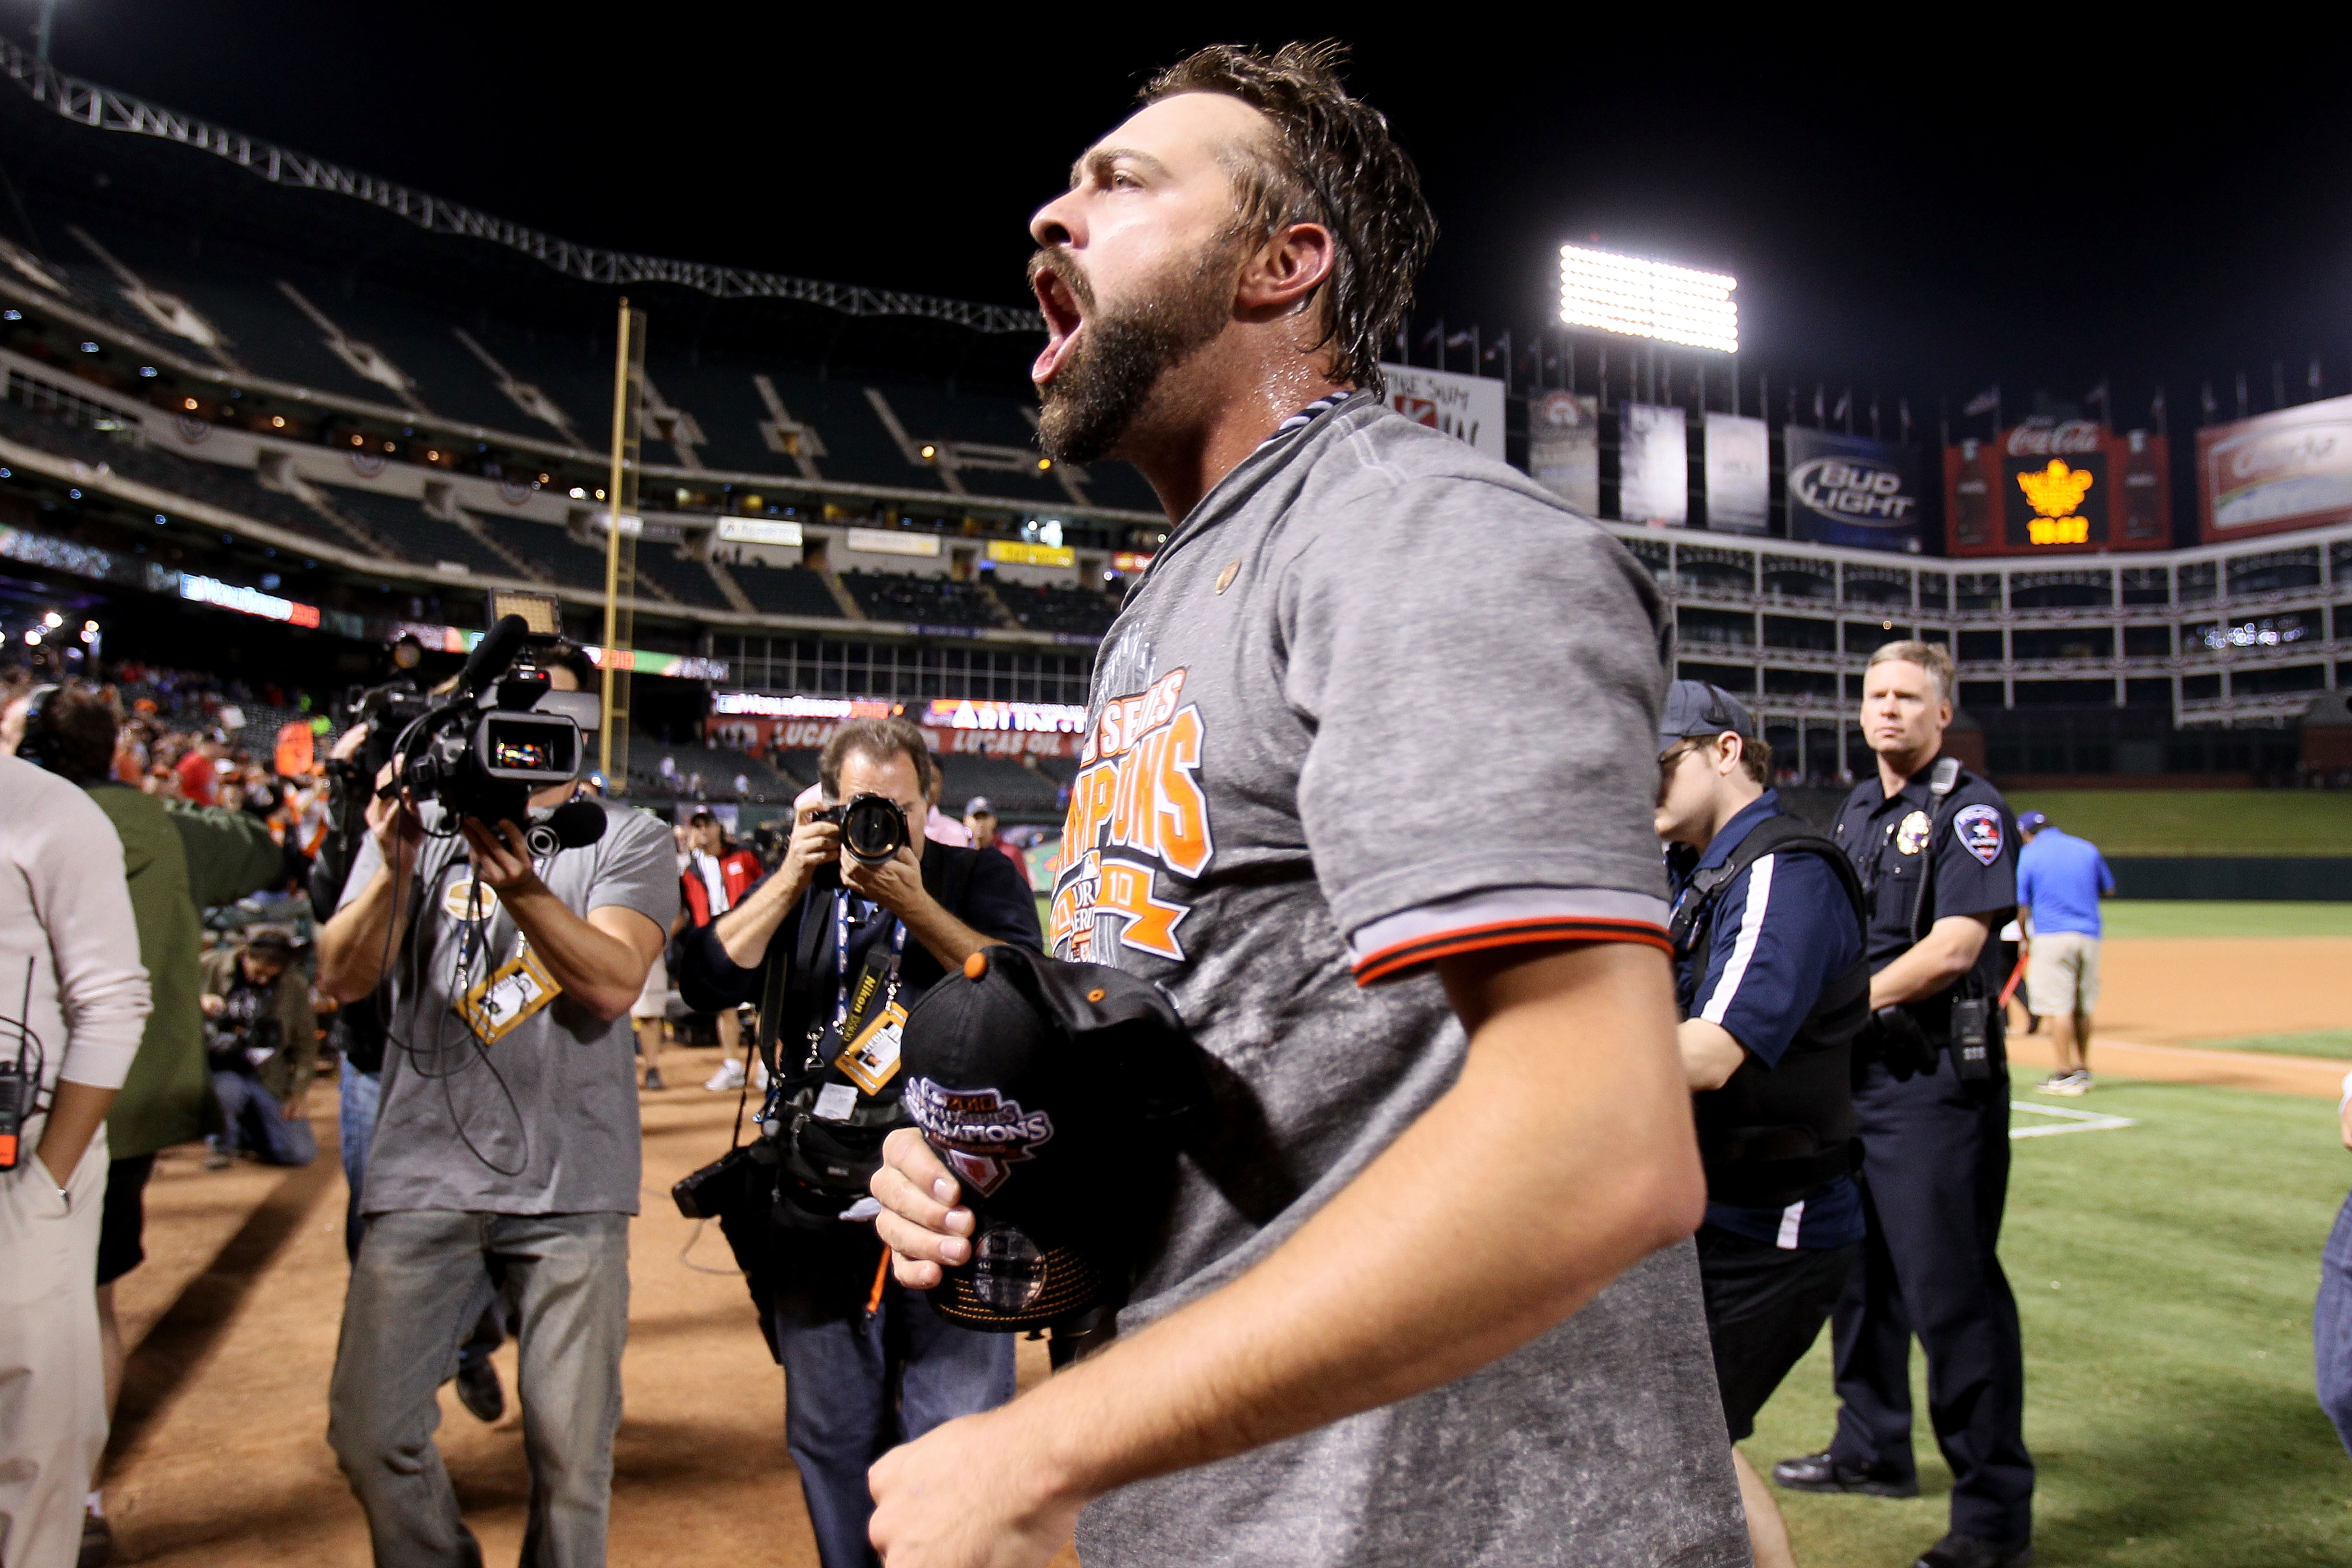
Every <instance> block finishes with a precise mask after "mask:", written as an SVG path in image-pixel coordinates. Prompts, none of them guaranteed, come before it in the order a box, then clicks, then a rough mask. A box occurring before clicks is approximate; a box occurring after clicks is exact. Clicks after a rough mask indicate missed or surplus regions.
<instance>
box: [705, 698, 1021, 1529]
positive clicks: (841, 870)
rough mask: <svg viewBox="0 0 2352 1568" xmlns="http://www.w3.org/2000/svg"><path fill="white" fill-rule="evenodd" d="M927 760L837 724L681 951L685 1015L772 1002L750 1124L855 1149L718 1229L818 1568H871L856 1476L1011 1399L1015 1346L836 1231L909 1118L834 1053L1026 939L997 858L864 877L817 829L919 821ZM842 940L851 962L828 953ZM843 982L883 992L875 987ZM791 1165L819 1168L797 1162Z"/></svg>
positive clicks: (866, 725) (931, 858)
mask: <svg viewBox="0 0 2352 1568" xmlns="http://www.w3.org/2000/svg"><path fill="white" fill-rule="evenodd" d="M930 761H931V759H930V752H929V746H928V744H927V743H926V742H925V740H924V738H923V733H922V731H921V730H920V729H919V728H918V727H917V726H916V725H914V724H912V723H910V722H908V721H906V720H904V719H857V720H852V721H848V722H847V723H845V724H843V725H842V726H841V727H840V728H839V729H838V730H836V731H835V732H834V735H833V738H832V739H831V740H830V741H828V742H826V744H825V748H824V756H823V758H822V760H821V762H820V764H819V777H820V783H819V785H818V789H817V791H816V794H815V798H813V799H812V798H809V797H808V796H805V795H804V796H803V798H802V799H801V800H800V801H799V802H797V803H796V805H795V812H794V826H793V838H792V844H791V847H789V848H788V849H787V850H786V852H785V855H784V859H783V863H782V866H780V867H779V868H777V870H776V871H775V872H774V873H773V874H772V875H771V876H770V877H768V878H767V879H765V880H763V881H761V883H760V884H759V885H758V886H757V887H755V888H753V889H751V892H750V893H749V894H747V895H746V896H745V897H744V898H743V899H742V900H741V901H740V902H739V903H738V904H737V905H736V907H735V908H734V909H733V910H730V912H729V913H727V914H726V915H724V916H722V917H720V918H719V920H717V921H713V922H712V923H711V924H709V925H708V926H705V927H703V928H702V929H701V930H699V931H695V932H692V933H690V934H689V935H688V938H687V940H686V941H685V942H683V943H681V944H680V952H679V960H678V982H679V988H680V990H681V991H683V992H684V994H685V995H686V999H687V1002H688V1005H691V1006H693V1007H695V1008H697V1009H698V1010H707V1011H713V1012H715V1011H719V1010H721V1009H724V1008H727V1007H731V1006H733V1005H737V1004H738V1003H740V1002H744V1001H748V1000H750V999H751V998H753V997H757V996H762V995H773V996H776V997H777V998H778V1002H777V1009H776V1011H777V1014H778V1016H775V1017H773V1018H763V1019H762V1020H761V1031H762V1034H763V1036H764V1037H767V1038H770V1039H772V1040H775V1041H778V1042H782V1049H784V1050H785V1051H786V1052H787V1053H788V1054H787V1055H786V1056H784V1057H783V1058H782V1060H781V1061H780V1064H779V1071H780V1075H781V1077H782V1081H780V1082H779V1083H777V1084H776V1085H775V1086H774V1087H773V1088H772V1089H770V1090H769V1100H768V1109H767V1110H766V1111H765V1112H764V1113H763V1118H762V1119H763V1121H764V1120H766V1119H768V1118H771V1117H779V1118H780V1117H782V1116H784V1115H785V1114H786V1113H787V1110H797V1111H798V1112H806V1113H810V1114H814V1112H815V1110H816V1108H817V1107H819V1106H820V1105H822V1106H823V1107H824V1115H826V1116H827V1117H828V1118H831V1119H833V1120H831V1121H829V1122H828V1123H827V1126H829V1127H831V1128H833V1129H835V1131H837V1132H838V1133H839V1136H840V1138H841V1139H842V1140H845V1141H846V1140H856V1141H857V1143H856V1147H858V1148H861V1149H863V1150H865V1151H867V1152H868V1163H866V1166H865V1168H864V1170H862V1171H859V1172H857V1173H856V1174H855V1176H854V1177H853V1178H850V1179H846V1180H843V1181H840V1182H837V1183H832V1184H828V1185H825V1186H823V1187H819V1186H817V1185H814V1184H811V1183H809V1182H807V1181H804V1180H803V1179H802V1178H801V1177H799V1176H796V1175H792V1174H786V1175H785V1177H784V1178H783V1183H782V1186H781V1187H778V1186H777V1185H775V1184H774V1181H775V1178H774V1177H773V1176H772V1177H771V1178H770V1184H769V1185H767V1186H765V1187H762V1188H759V1189H757V1190H755V1191H754V1192H752V1193H751V1194H750V1195H749V1196H747V1198H746V1200H745V1206H744V1208H743V1210H742V1212H741V1213H740V1214H730V1216H729V1218H728V1222H727V1229H728V1239H729V1241H730V1243H731V1244H733V1245H734V1246H735V1247H736V1248H737V1256H738V1258H739V1259H740V1260H742V1261H743V1263H744V1267H745V1270H746V1272H747V1274H748V1275H749V1276H750V1283H751V1291H752V1296H753V1299H754V1300H755V1301H758V1302H759V1303H760V1304H761V1310H762V1312H763V1314H764V1315H765V1317H766V1318H767V1323H766V1327H767V1329H768V1331H769V1336H770V1344H771V1346H772V1349H773V1350H774V1352H775V1353H776V1357H777V1359H778V1361H780V1362H781V1363H782V1365H783V1368H784V1398H785V1415H784V1433H785V1442H786V1446H787V1447H788V1448H789V1449H790V1451H791V1454H792V1458H793V1465H794V1466H795V1467H796V1468H798V1470H799V1471H800V1477H801V1489H802V1493H803V1496H804V1497H805V1498H806V1499H807V1501H808V1510H809V1517H810V1520H811V1522H812V1523H813V1525H814V1529H815V1531H816V1539H817V1555H818V1557H819V1559H820V1561H821V1562H822V1563H824V1568H866V1565H869V1564H871V1563H873V1562H874V1557H873V1552H872V1549H871V1548H870V1547H869V1546H868V1545H867V1543H866V1520H867V1518H868V1516H869V1515H870V1514H871V1513H872V1511H873V1501H872V1499H871V1498H870V1496H869V1495H868V1493H867V1491H866V1468H867V1467H868V1466H869V1465H871V1464H872V1463H873V1462H874V1458H875V1457H876V1456H877V1454H879V1453H880V1452H881V1451H882V1450H883V1449H884V1448H886V1447H888V1446H889V1445H890V1444H891V1443H893V1442H897V1441H902V1440H906V1439H911V1438H913V1437H917V1436H921V1435H922V1434H923V1433H924V1432H926V1431H929V1430H930V1429H931V1428H932V1427H934V1426H940V1425H941V1424H943V1423H945V1422H947V1421H950V1420H952V1419H953V1418H955V1417H957V1416H959V1415H971V1414H974V1413H976V1412H978V1411H982V1410H986V1409H990V1408H992V1407H993V1406H995V1405H1001V1404H1003V1402H1004V1401H1005V1400H1007V1399H1010V1398H1011V1397H1012V1396H1013V1341H1012V1338H1011V1336H1009V1335H1002V1334H983V1333H975V1332H972V1331H969V1330H965V1329H961V1328H957V1327H954V1326H952V1325H950V1324H949V1323H948V1322H946V1321H944V1320H942V1319H940V1317H938V1316H937V1315H936V1314H935V1313H933V1311H932V1310H931V1307H930V1302H929V1298H928V1297H927V1296H926V1295H925V1294H924V1293H923V1292H922V1291H920V1290H915V1289H906V1288H905V1287H903V1286H899V1285H896V1284H894V1283H891V1282H890V1281H888V1280H887V1279H885V1278H884V1276H883V1274H882V1268H883V1265H884V1262H885V1258H884V1255H883V1249H882V1244H881V1242H880V1241H879V1239H878V1238H877V1237H876V1236H875V1234H874V1231H873V1229H872V1228H871V1226H867V1225H864V1224H858V1223H844V1222H845V1220H850V1219H851V1217H852V1215H854V1214H856V1213H857V1212H859V1211H858V1210H857V1209H856V1206H855V1205H858V1204H859V1201H860V1200H861V1199H862V1197H863V1196H864V1186H865V1179H866V1174H867V1173H870V1172H871V1170H872V1168H873V1163H872V1162H873V1161H875V1160H878V1149H879V1143H880V1139H881V1137H882V1135H883V1133H884V1132H886V1131H887V1130H888V1129H889V1128H891V1127H892V1126H897V1125H904V1124H905V1117H904V1112H903V1111H902V1110H900V1109H899V1107H898V1084H897V1083H895V1082H892V1081H891V1079H892V1077H893V1076H895V1072H896V1068H895V1065H894V1066H893V1068H890V1069H889V1071H887V1072H886V1073H885V1074H884V1075H883V1077H882V1078H881V1079H879V1080H878V1084H875V1083H868V1084H860V1083H858V1082H856V1080H854V1079H851V1078H850V1077H849V1076H848V1074H847V1073H846V1072H845V1070H844V1069H843V1068H842V1067H841V1066H840V1065H839V1063H840V1061H841V1059H842V1058H844V1057H845V1056H846V1054H847V1052H846V1046H845V1042H847V1041H851V1040H855V1039H856V1038H858V1037H859V1034H860V1032H861V1030H862V1029H863V1027H865V1026H866V1024H867V1023H868V1022H869V1021H874V1020H880V1019H883V1018H885V1017H887V1016H888V1015H889V1014H891V1013H892V1012H893V1011H898V1012H901V1013H903V1010H904V1009H906V1008H908V1007H910V1006H912V1005H914V1003H915V1000H916V998H917V997H919V995H920V994H922V993H923V992H924V991H926V990H928V989H929V987H930V986H931V985H932V984H935V983H937V982H938V981H939V980H940V979H941V978H943V977H944V976H945V975H947V974H948V973H950V972H952V971H954V970H956V969H958V968H960V967H961V965H962V963H963V962H964V960H965V959H967V958H969V957H970V956H971V954H972V953H974V952H978V951H979V950H980V949H981V948H982V947H984V946H987V945H989V944H990V943H992V942H1016V943H1018V944H1020V945H1021V946H1023V947H1026V948H1030V949H1032V950H1034V949H1035V948H1036V947H1037V946H1038V945H1039V941H1038V931H1037V911H1036V905H1035V902H1034V900H1033V898H1032V896H1031V894H1030V891H1029V889H1028V888H1027V886H1026V885H1025V884H1024V882H1022V881H1021V880H1020V879H1017V878H1015V877H1013V875H1012V873H1011V872H1010V870H1009V869H1008V868H1006V866H1005V864H1004V862H1003V858H1001V857H998V856H994V855H987V854H982V853H980V852H978V851H975V850H972V849H968V848H957V847H950V846H948V845H944V844H940V843H939V842H937V841H936V840H932V841H928V842H927V841H925V840H923V839H921V838H916V839H914V840H913V841H912V842H910V843H908V845H907V846H906V847H904V848H903V849H901V851H900V852H899V854H898V857H897V858H895V859H892V860H890V861H887V862H886V863H885V864H883V865H880V866H870V867H869V866H864V865H860V864H858V863H857V862H856V861H854V860H850V859H847V858H844V857H843V856H842V855H841V853H840V843H841V831H840V829H839V828H838V827H837V826H835V825H834V824H832V823H829V822H821V821H818V820H816V817H815V814H816V812H817V810H818V809H820V808H821V807H822V806H823V805H825V804H827V803H831V802H838V801H845V800H848V799H851V798H853V797H854V796H856V795H863V794H866V793H868V792H872V793H876V794H880V795H887V796H888V797H889V798H890V799H891V800H893V801H896V802H897V803H898V807H899V809H900V811H902V812H903V813H905V815H906V816H907V818H908V822H909V823H910V824H911V823H914V822H919V821H920V820H922V816H923V814H924V811H925V809H926V808H927V807H928V806H929V805H930V804H931V799H932V796H931V789H932V784H931V779H930ZM843 933H846V935H847V939H848V940H847V942H846V944H845V945H846V947H847V950H848V951H847V952H846V954H842V953H837V952H835V949H836V947H838V946H841V945H844V944H843V943H842V941H841V937H842V934H843ZM777 966H782V967H781V970H779V969H778V967H777ZM853 975H865V976H870V977H872V978H873V979H874V980H875V981H876V982H877V984H875V985H874V986H872V987H871V988H870V993H869V991H868V989H867V988H866V987H864V986H862V985H861V984H853V983H852V982H851V981H850V980H849V979H847V978H845V977H847V976H853ZM860 996H863V997H864V1000H862V1001H860V1000H859V997H860ZM853 1005H855V1008H856V1010H855V1011H854V1012H853ZM803 1042H806V1043H805V1044H804V1043H803ZM820 1094H824V1095H825V1096H826V1097H827V1098H826V1099H825V1100H822V1101H820V1100H819V1099H818V1096H819V1095H820ZM844 1102H845V1103H844ZM789 1159H790V1160H791V1161H793V1162H797V1163H799V1164H800V1166H801V1168H802V1169H803V1170H808V1171H809V1172H810V1173H811V1174H814V1170H813V1169H812V1168H810V1167H807V1166H806V1164H805V1160H804V1158H803V1156H802V1155H800V1154H799V1153H798V1152H792V1153H791V1154H790V1155H789ZM756 1168H757V1169H760V1170H763V1171H769V1172H774V1171H777V1170H778V1169H779V1167H778V1166H775V1165H762V1166H759V1167H756ZM784 1168H785V1169H786V1170H787V1171H789V1170H790V1169H791V1168H792V1167H791V1165H789V1164H788V1165H787V1166H786V1167H784Z"/></svg>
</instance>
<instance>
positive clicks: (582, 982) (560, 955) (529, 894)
mask: <svg viewBox="0 0 2352 1568" xmlns="http://www.w3.org/2000/svg"><path fill="white" fill-rule="evenodd" d="M503 897H504V900H505V903H506V908H507V912H508V913H509V914H511V915H512V916H514V921H515V924H516V925H517V926H518V927H520V929H521V931H522V934H523V935H524V936H525V937H526V938H528V939H529V940H530V950H531V951H532V952H535V953H537V954H538V955H539V961H540V962H541V963H544V964H545V965H547V972H548V973H550V974H551V975H553V976H554V977H555V983H556V984H558V985H561V986H562V987H563V991H564V994H566V995H568V996H570V997H572V998H573V999H574V1000H576V1001H578V1002H579V1003H581V1004H582V1005H584V1006H586V1007H587V1008H588V1009H589V1010H590V1011H591V1012H593V1013H594V1014H596V1015H597V1016H599V1017H602V1018H604V1019H607V1020H610V1019H614V1018H617V1017H619V1016H621V1015H622V1014H624V1013H625V1012H627V1011H628V1010H629V1004H630V1003H632V1002H635V1000H636V999H637V994H638V993H639V992H641V991H643V990H644V989H645V986H646V970H647V969H648V968H649V967H650V965H649V964H648V963H646V958H645V956H644V955H643V954H642V953H640V952H638V951H637V950H636V949H635V948H634V947H632V946H630V945H629V944H628V943H627V942H624V941H622V940H621V939H620V938H619V937H616V936H614V935H613V934H612V933H611V932H609V931H599V930H598V929H597V928H596V927H595V926H593V925H591V924H590V923H589V922H588V921H587V920H586V919H585V918H584V917H583V916H581V915H577V914H574V913H572V910H570V909H569V908H568V907H566V906H565V904H564V902H563V900H561V899H559V898H557V897H556V896H555V895H554V893H552V892H551V891H550V890H549V889H547V887H546V886H545V885H544V884H540V885H536V886H533V887H532V888H531V889H529V890H528V891H525V892H519V893H509V894H505V895H503ZM646 926H647V928H648V929H649V930H651V931H653V932H654V933H655V934H656V935H659V934H660V928H659V927H658V926H656V925H654V924H653V922H652V921H646Z"/></svg>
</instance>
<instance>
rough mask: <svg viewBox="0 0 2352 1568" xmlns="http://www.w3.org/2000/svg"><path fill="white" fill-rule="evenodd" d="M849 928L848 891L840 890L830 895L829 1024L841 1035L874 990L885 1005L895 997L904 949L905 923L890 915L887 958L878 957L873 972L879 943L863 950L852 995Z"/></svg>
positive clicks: (862, 1012)
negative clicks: (831, 975) (831, 996)
mask: <svg viewBox="0 0 2352 1568" xmlns="http://www.w3.org/2000/svg"><path fill="white" fill-rule="evenodd" d="M849 930H850V927H849V892H848V890H847V889H841V890H838V891H836V892H835V894H834V895H833V969H834V1004H833V1026H834V1030H835V1033H837V1034H839V1035H841V1036H842V1037H844V1038H846V1037H848V1035H849V1032H850V1030H851V1028H852V1027H853V1026H854V1025H855V1024H856V1022H857V1021H858V1020H860V1019H863V1018H864V1017H865V1016H866V1013H867V1010H868V1009H869V1008H870V1007H871V1006H872V1005H873V1003H874V1000H875V995H876V993H877V991H878V992H879V993H880V994H881V1001H882V1005H883V1006H885V1007H888V1006H890V1005H892V1004H893V1003H895V1002H896V1001H897V1000H898V961H899V959H900V958H901V957H903V956H904V955H905V953H906V951H907V922H906V921H902V920H898V919H895V918H894V919H893V920H892V921H891V922H890V942H889V950H890V951H889V955H888V957H887V958H883V959H882V963H881V964H880V966H879V969H878V973H877V963H876V960H877V958H882V944H881V943H880V942H876V943H875V944H874V945H872V946H871V947H869V948H867V949H866V962H865V963H863V964H862V965H860V966H859V972H858V980H857V988H856V994H855V995H852V994H851V992H850V984H849Z"/></svg>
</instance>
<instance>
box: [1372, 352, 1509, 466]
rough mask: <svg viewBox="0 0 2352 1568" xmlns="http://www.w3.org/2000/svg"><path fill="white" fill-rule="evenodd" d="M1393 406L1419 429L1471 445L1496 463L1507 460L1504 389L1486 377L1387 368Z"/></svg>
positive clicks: (1405, 367)
mask: <svg viewBox="0 0 2352 1568" xmlns="http://www.w3.org/2000/svg"><path fill="white" fill-rule="evenodd" d="M1381 374H1384V375H1386V376H1387V377H1388V383H1389V406H1390V407H1391V408H1393V409H1395V410H1396V411H1397V412H1398V413H1400V414H1402V415H1403V416H1405V417H1406V418H1408V419H1410V420H1412V422H1413V423H1414V424H1416V425H1426V426H1429V427H1430V428H1431V429H1433V430H1443V431H1444V432H1445V433H1446V434H1447V435H1448V436H1451V437H1454V439H1456V440H1458V441H1467V442H1469V443H1470V445H1472V446H1473V447H1477V448H1478V450H1480V451H1481V452H1484V453H1486V456H1488V457H1490V458H1494V459H1495V461H1496V462H1498V463H1499V462H1501V461H1502V460H1503V384H1502V383H1501V382H1499V381H1496V380H1494V379H1492V378H1491V377H1488V376H1483V375H1458V374H1455V373H1454V372H1453V371H1450V370H1421V369H1417V368H1416V367H1414V366H1412V365H1409V364H1384V365H1382V366H1381Z"/></svg>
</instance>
